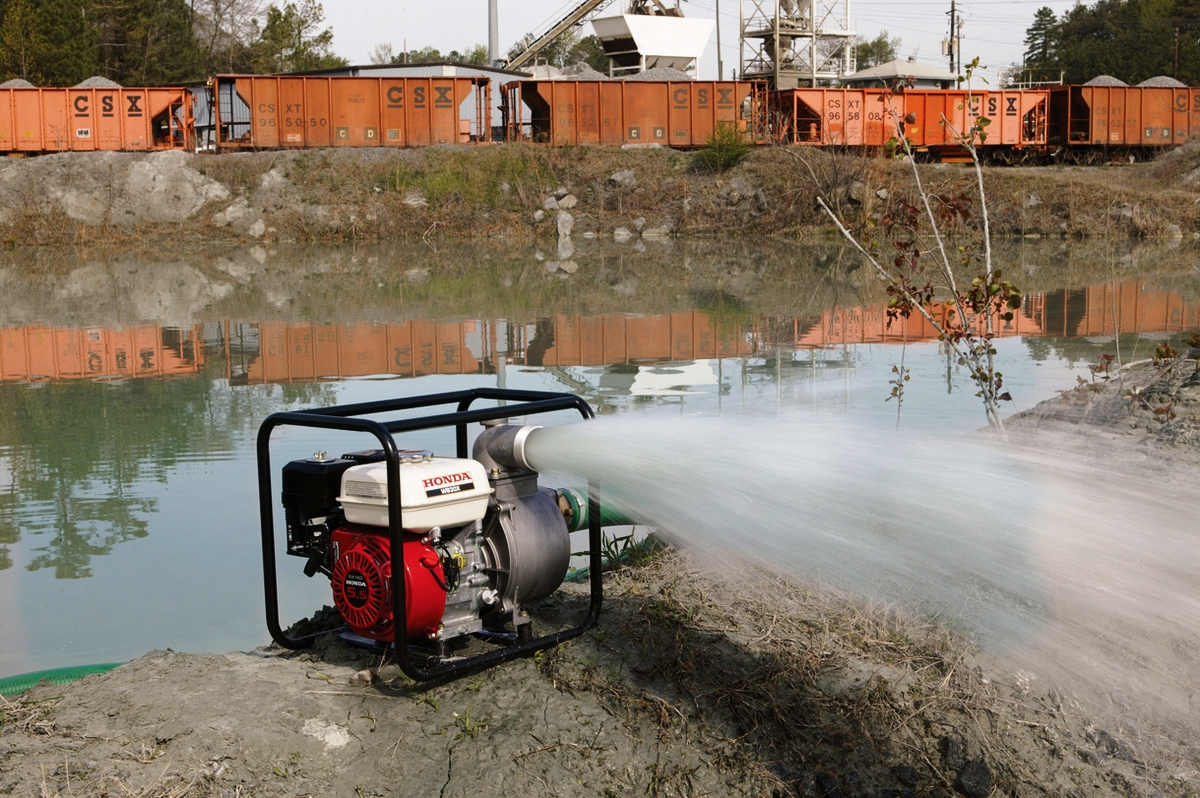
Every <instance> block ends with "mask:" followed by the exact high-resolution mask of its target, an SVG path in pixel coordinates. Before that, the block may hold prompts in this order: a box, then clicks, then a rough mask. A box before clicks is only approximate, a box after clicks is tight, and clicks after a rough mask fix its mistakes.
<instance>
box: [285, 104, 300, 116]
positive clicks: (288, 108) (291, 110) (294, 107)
mask: <svg viewBox="0 0 1200 798" xmlns="http://www.w3.org/2000/svg"><path fill="white" fill-rule="evenodd" d="M284 109H285V110H284V113H286V114H298V113H300V103H288V104H287V105H285V106H284Z"/></svg>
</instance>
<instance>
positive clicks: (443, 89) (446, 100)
mask: <svg viewBox="0 0 1200 798" xmlns="http://www.w3.org/2000/svg"><path fill="white" fill-rule="evenodd" d="M451 88H452V87H450V86H434V87H433V90H434V91H436V92H437V97H436V98H434V100H433V104H434V105H440V106H443V107H447V106H452V105H454V101H453V100H451V99H450V89H451Z"/></svg>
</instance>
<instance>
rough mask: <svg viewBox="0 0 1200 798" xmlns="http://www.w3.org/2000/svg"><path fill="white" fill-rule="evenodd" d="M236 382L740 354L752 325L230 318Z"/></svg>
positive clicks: (646, 320) (673, 316)
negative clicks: (321, 321) (235, 321)
mask: <svg viewBox="0 0 1200 798" xmlns="http://www.w3.org/2000/svg"><path fill="white" fill-rule="evenodd" d="M227 340H228V341H229V342H230V357H229V361H228V362H229V378H230V380H231V381H232V382H235V383H243V384H245V383H249V384H258V383H268V382H307V381H312V380H320V379H340V378H345V377H366V376H373V375H385V374H388V375H394V376H401V377H421V376H426V375H430V374H494V373H496V372H497V370H498V368H499V367H500V366H501V365H502V364H505V365H515V366H526V367H537V368H541V367H545V368H559V367H565V366H607V365H638V364H657V363H667V362H673V361H681V360H703V359H709V358H720V357H741V356H745V355H749V354H751V353H753V351H754V348H755V344H754V341H753V335H747V333H746V332H745V331H744V330H743V327H742V325H741V324H740V323H738V324H736V325H734V326H732V327H731V329H728V330H720V329H719V328H718V327H717V326H715V325H714V322H713V319H712V318H711V317H710V316H709V314H707V313H704V312H702V311H685V312H682V313H669V314H663V315H656V316H628V315H624V314H608V315H604V316H593V317H583V316H566V315H563V316H556V317H554V318H552V319H546V320H542V321H537V322H529V323H523V322H509V321H503V320H498V321H460V322H449V323H439V322H432V321H407V322H400V323H396V324H377V325H375V324H360V325H347V324H311V323H302V324H290V323H286V322H262V323H258V324H235V325H233V326H232V327H231V328H230V329H229V331H228V336H227Z"/></svg>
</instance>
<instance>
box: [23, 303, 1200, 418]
mask: <svg viewBox="0 0 1200 798" xmlns="http://www.w3.org/2000/svg"><path fill="white" fill-rule="evenodd" d="M934 310H935V312H937V313H944V311H945V309H944V308H940V309H939V308H935V309H934ZM1197 328H1200V305H1198V304H1197V303H1195V302H1189V301H1187V300H1184V299H1183V298H1182V297H1181V296H1179V295H1178V294H1176V293H1173V292H1171V291H1169V290H1165V289H1162V288H1159V287H1157V286H1155V285H1153V284H1152V283H1150V282H1148V281H1145V280H1140V279H1130V280H1126V281H1124V282H1121V283H1112V284H1103V285H1096V286H1091V287H1087V288H1079V289H1062V290H1057V291H1050V292H1044V293H1038V294H1032V295H1030V296H1027V297H1026V299H1025V302H1024V305H1023V306H1022V308H1021V310H1020V312H1019V313H1017V314H1016V316H1015V317H1014V318H1013V319H1012V321H1011V322H1002V321H998V322H997V324H996V331H997V334H998V335H1000V336H1002V337H1008V336H1026V337H1030V338H1042V337H1045V338H1060V337H1061V338H1082V339H1090V338H1101V339H1104V338H1109V339H1110V338H1111V337H1112V336H1113V335H1114V334H1116V333H1135V334H1139V335H1142V336H1146V337H1148V338H1155V337H1161V336H1163V335H1168V334H1171V333H1175V332H1180V331H1184V330H1190V329H1197ZM936 339H937V333H936V331H935V330H934V329H933V327H932V325H930V324H929V323H928V322H926V321H925V320H924V319H922V318H919V317H914V318H912V319H909V320H907V321H897V322H894V323H893V324H892V325H891V326H888V324H887V316H886V308H885V307H884V305H883V304H882V303H880V304H879V305H876V306H865V307H862V306H860V307H841V306H839V307H833V308H828V309H826V310H825V311H823V312H822V313H821V314H820V315H819V316H817V317H815V318H780V317H772V316H759V315H751V314H746V315H744V316H736V317H732V318H729V317H714V316H713V315H712V314H709V313H707V312H705V311H698V310H692V311H684V312H678V313H665V314H659V315H627V314H619V313H615V314H606V315H600V316H572V315H558V316H554V317H552V318H548V319H543V320H540V321H531V322H522V321H511V320H510V321H506V320H466V321H454V322H435V321H428V320H413V321H405V322H398V323H393V324H316V323H308V322H304V323H290V322H282V321H271V322H228V321H227V322H217V323H208V324H204V325H195V326H193V327H190V328H184V329H178V328H169V327H159V326H157V325H153V324H143V325H133V326H129V327H121V328H86V329H66V328H56V327H47V326H29V327H18V328H8V329H0V381H25V382H42V381H47V380H66V379H93V380H99V381H120V380H123V379H127V378H131V377H164V376H172V375H189V374H197V373H199V371H200V370H201V369H203V368H204V367H205V365H206V364H207V363H208V362H209V361H214V362H216V361H220V362H222V363H223V364H224V372H225V373H224V376H225V377H226V378H228V379H229V381H230V382H231V383H232V384H234V385H259V384H272V383H289V382H314V381H322V380H338V379H346V378H355V377H369V376H383V375H390V376H395V377H421V376H427V375H433V374H441V375H447V374H494V375H497V376H498V377H499V378H501V379H502V378H503V374H504V371H505V368H504V367H505V366H519V367H525V368H544V369H548V370H554V371H555V373H557V374H558V375H559V376H560V377H561V378H562V379H564V380H567V381H569V380H572V379H577V380H582V381H583V382H586V383H590V384H591V385H592V389H593V390H597V391H599V392H600V393H620V394H628V395H639V394H647V395H660V396H661V395H669V394H671V393H686V392H687V389H686V386H699V385H708V384H715V382H716V376H715V372H714V371H713V368H712V367H710V366H709V365H698V366H696V367H695V368H692V367H691V366H688V367H686V368H685V367H684V366H680V365H679V364H685V365H686V364H689V363H691V364H696V363H697V362H699V363H701V364H703V363H704V362H705V361H716V362H717V364H718V366H717V368H719V362H720V360H721V359H723V358H750V359H752V360H754V361H755V362H753V363H750V364H748V367H747V368H748V369H749V371H750V372H756V371H761V372H762V373H763V375H764V376H765V377H770V376H771V375H772V374H773V373H777V372H778V371H779V369H780V368H781V362H782V361H783V360H784V359H786V360H788V361H796V362H799V361H801V360H805V361H807V363H808V367H813V368H815V367H817V366H836V365H839V364H840V365H846V364H847V362H848V361H847V359H846V357H845V355H844V350H845V349H846V348H847V347H850V346H853V345H859V344H899V343H910V344H912V343H919V342H922V341H933V340H936ZM839 350H842V351H843V354H841V355H839V354H838V352H839ZM818 352H820V353H823V354H822V356H821V358H820V359H819V360H818V359H817V358H816V357H815V356H814V354H813V353H818ZM787 353H791V354H787ZM839 358H840V359H839ZM758 361H762V362H758ZM668 364H672V365H670V366H668ZM576 367H588V368H601V369H603V374H602V376H601V377H600V378H599V380H598V381H597V380H595V379H592V378H590V377H589V378H586V379H585V378H584V377H583V376H581V373H580V372H578V371H577V370H575V371H571V369H575V368H576ZM580 387H581V388H582V387H584V386H583V385H582V384H581V385H580Z"/></svg>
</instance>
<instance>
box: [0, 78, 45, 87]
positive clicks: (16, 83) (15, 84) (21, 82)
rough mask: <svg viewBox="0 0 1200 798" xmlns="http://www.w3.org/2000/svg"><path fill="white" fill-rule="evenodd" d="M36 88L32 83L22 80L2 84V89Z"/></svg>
mask: <svg viewBox="0 0 1200 798" xmlns="http://www.w3.org/2000/svg"><path fill="white" fill-rule="evenodd" d="M33 88H36V87H35V86H34V85H33V84H32V83H30V82H29V81H27V80H22V79H21V78H13V79H12V80H6V81H4V82H3V83H0V89H33Z"/></svg>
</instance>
